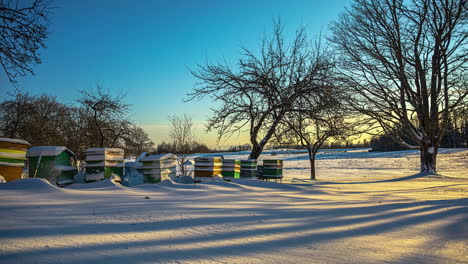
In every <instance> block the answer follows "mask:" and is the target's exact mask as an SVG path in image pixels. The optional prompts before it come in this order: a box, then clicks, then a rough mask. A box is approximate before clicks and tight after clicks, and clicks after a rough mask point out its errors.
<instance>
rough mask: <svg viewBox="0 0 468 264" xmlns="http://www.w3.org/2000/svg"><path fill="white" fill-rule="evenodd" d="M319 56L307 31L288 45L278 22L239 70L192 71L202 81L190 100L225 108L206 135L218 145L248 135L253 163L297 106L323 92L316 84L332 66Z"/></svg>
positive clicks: (220, 66) (246, 55)
mask: <svg viewBox="0 0 468 264" xmlns="http://www.w3.org/2000/svg"><path fill="white" fill-rule="evenodd" d="M320 51H321V49H317V48H316V47H314V46H313V44H312V42H311V41H309V39H308V38H307V35H306V32H305V29H304V28H299V29H298V30H297V31H296V34H295V37H294V39H293V40H292V42H291V44H287V43H286V42H285V38H284V34H283V28H282V27H281V24H280V23H279V22H275V24H274V30H273V33H272V34H271V36H269V37H265V38H264V39H263V41H262V42H261V45H260V49H259V51H258V52H255V51H254V50H251V49H247V48H242V58H241V59H239V61H238V63H237V65H236V66H235V67H233V66H231V65H230V64H228V63H227V62H225V63H222V64H221V63H219V64H211V63H208V62H207V63H205V65H198V69H197V70H192V74H193V75H194V76H195V77H196V78H198V80H199V81H200V82H199V83H198V85H197V87H195V88H194V90H193V92H192V93H190V94H189V100H192V99H201V98H204V97H206V96H210V97H211V98H212V99H213V100H214V101H216V102H219V103H221V106H220V107H218V108H212V111H213V115H212V117H211V118H210V119H209V120H208V124H207V130H216V131H217V133H218V140H221V139H223V138H226V137H230V136H232V135H234V134H236V133H241V132H244V131H246V130H247V131H248V132H249V135H250V142H251V144H252V150H251V153H250V155H249V158H251V159H257V158H258V156H259V155H260V154H261V152H262V150H263V148H264V147H265V145H266V144H267V143H268V141H269V140H270V138H271V137H272V136H273V134H274V132H275V130H276V128H277V126H278V124H279V123H280V121H281V120H282V118H283V117H284V116H285V115H286V114H287V113H288V112H289V111H291V110H292V109H293V105H294V102H296V101H297V100H298V98H300V97H301V96H303V95H306V94H314V93H316V92H317V91H318V90H320V87H318V86H317V83H318V82H320V81H322V79H323V78H326V76H325V75H324V73H326V72H327V71H328V69H329V68H330V67H332V66H333V65H331V64H330V63H329V61H328V60H327V59H326V58H325V56H324V54H323V53H321V52H320ZM257 53H258V54H257Z"/></svg>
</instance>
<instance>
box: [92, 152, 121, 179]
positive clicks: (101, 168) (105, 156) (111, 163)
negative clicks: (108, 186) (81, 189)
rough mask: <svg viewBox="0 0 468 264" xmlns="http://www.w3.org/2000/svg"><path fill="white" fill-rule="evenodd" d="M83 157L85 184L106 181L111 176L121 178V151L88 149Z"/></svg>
mask: <svg viewBox="0 0 468 264" xmlns="http://www.w3.org/2000/svg"><path fill="white" fill-rule="evenodd" d="M85 155H86V181H87V182H92V181H99V180H103V179H107V178H110V177H111V176H112V174H114V175H117V176H119V177H120V178H122V177H123V161H124V150H123V149H120V148H89V149H87V150H86V151H85ZM116 180H118V179H116Z"/></svg>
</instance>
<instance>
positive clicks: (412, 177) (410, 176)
mask: <svg viewBox="0 0 468 264" xmlns="http://www.w3.org/2000/svg"><path fill="white" fill-rule="evenodd" d="M430 176H433V175H431V174H424V173H416V174H413V175H409V176H405V177H400V178H395V179H387V180H381V181H366V182H325V181H321V182H320V184H366V183H385V182H400V181H408V180H414V179H419V178H424V177H430Z"/></svg>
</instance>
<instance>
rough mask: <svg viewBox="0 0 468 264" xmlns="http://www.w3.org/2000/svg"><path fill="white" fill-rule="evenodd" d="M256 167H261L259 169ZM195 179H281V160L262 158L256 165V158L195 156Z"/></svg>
mask: <svg viewBox="0 0 468 264" xmlns="http://www.w3.org/2000/svg"><path fill="white" fill-rule="evenodd" d="M258 168H261V170H259V169H258ZM194 176H195V178H194V179H195V181H206V180H211V178H213V177H217V176H222V177H223V179H225V180H231V179H236V178H244V179H255V178H260V179H275V180H276V179H282V178H283V161H282V160H263V166H257V160H253V159H249V160H236V159H223V158H221V157H197V158H195V168H194Z"/></svg>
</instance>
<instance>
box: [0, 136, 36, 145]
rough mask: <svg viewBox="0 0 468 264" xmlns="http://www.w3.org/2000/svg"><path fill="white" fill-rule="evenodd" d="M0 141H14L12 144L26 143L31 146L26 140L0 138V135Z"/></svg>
mask: <svg viewBox="0 0 468 264" xmlns="http://www.w3.org/2000/svg"><path fill="white" fill-rule="evenodd" d="M0 141H1V142H8V143H14V144H21V145H28V146H31V144H30V143H29V142H27V141H26V140H22V139H15V138H2V137H0Z"/></svg>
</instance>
